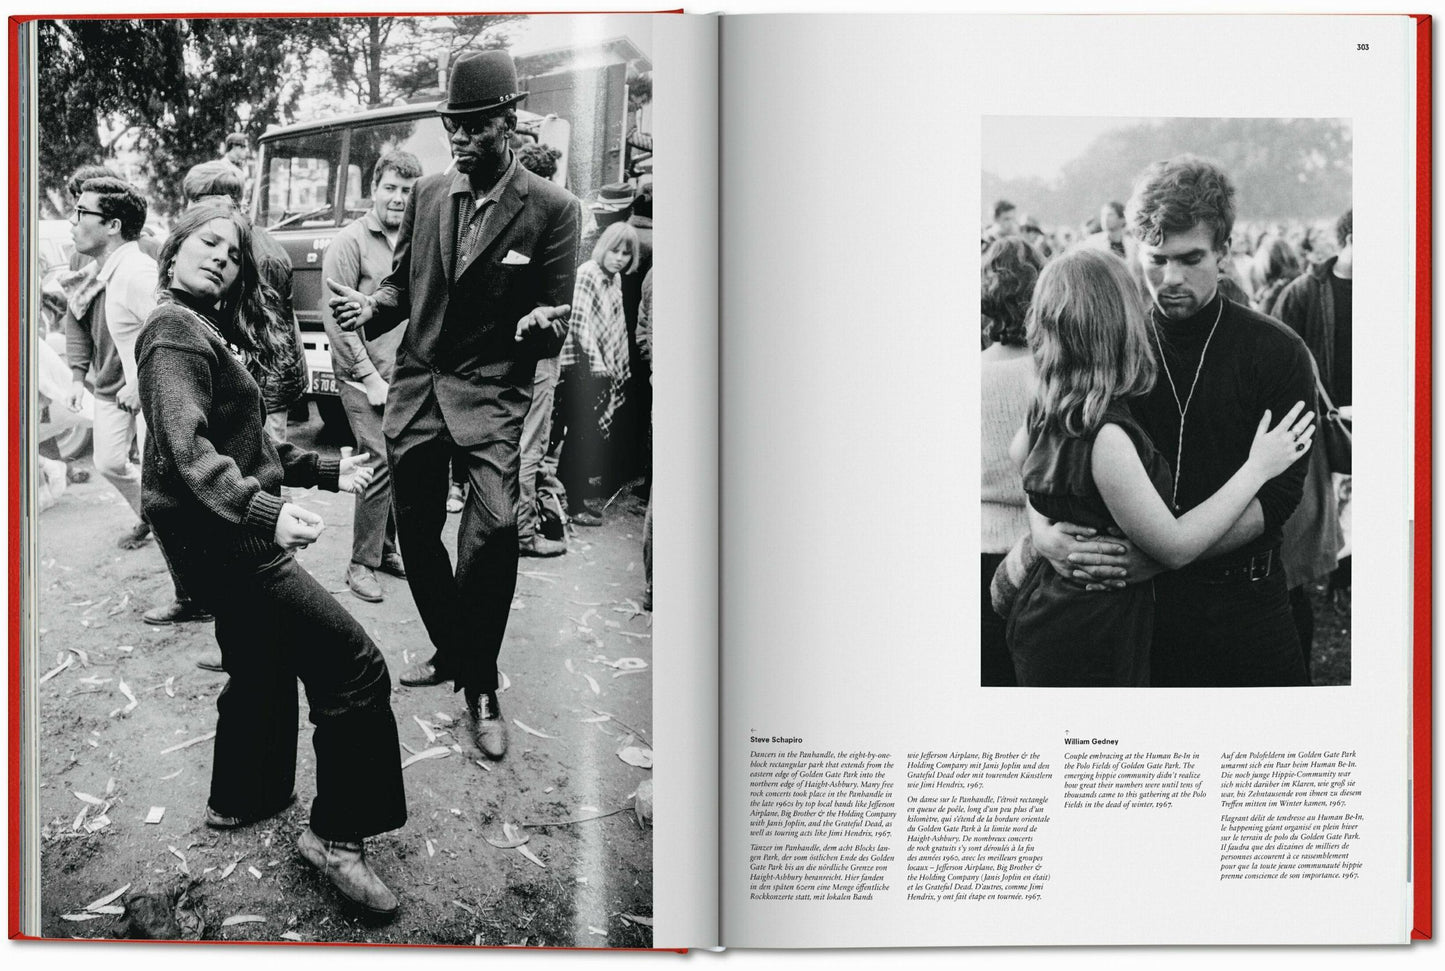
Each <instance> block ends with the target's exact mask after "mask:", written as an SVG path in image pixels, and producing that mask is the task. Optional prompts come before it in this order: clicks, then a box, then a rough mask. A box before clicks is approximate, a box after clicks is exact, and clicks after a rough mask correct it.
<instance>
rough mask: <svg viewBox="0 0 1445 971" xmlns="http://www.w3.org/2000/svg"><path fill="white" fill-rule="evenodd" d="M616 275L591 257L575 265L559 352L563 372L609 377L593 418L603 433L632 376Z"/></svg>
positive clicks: (609, 425) (610, 425) (623, 397)
mask: <svg viewBox="0 0 1445 971" xmlns="http://www.w3.org/2000/svg"><path fill="white" fill-rule="evenodd" d="M619 276H620V274H615V273H614V274H608V273H607V272H606V271H604V270H603V269H602V267H600V266H598V265H597V264H596V263H594V262H592V261H591V260H588V261H587V262H586V263H583V264H582V265H581V266H580V267H579V268H578V270H577V284H576V287H575V289H574V290H573V291H572V326H571V328H570V329H569V330H568V331H567V340H566V342H565V343H564V344H563V345H562V354H561V366H562V370H563V372H566V371H567V370H569V369H586V370H587V371H588V372H590V373H591V374H593V375H594V376H597V377H607V378H610V379H611V381H610V382H609V388H608V393H607V400H606V401H605V402H603V404H602V407H601V409H600V414H599V415H598V419H597V426H598V428H599V429H600V430H601V432H602V434H603V436H604V437H605V436H606V435H607V434H608V433H609V432H610V431H611V427H612V416H613V415H614V414H616V412H617V409H618V408H620V407H622V403H623V402H624V401H625V400H626V397H627V394H626V387H627V381H628V379H629V378H630V377H631V376H632V368H631V364H630V362H629V360H628V350H627V319H626V317H624V316H623V313H622V286H621V284H620V283H619V281H618V277H619Z"/></svg>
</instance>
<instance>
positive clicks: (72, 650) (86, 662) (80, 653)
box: [66, 647, 90, 668]
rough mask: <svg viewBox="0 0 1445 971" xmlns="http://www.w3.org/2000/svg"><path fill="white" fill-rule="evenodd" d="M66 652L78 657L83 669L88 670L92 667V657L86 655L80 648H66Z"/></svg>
mask: <svg viewBox="0 0 1445 971" xmlns="http://www.w3.org/2000/svg"><path fill="white" fill-rule="evenodd" d="M66 650H68V651H69V652H70V653H72V654H74V655H75V656H76V657H78V658H80V666H81V667H83V668H88V667H90V655H89V654H87V653H85V652H84V651H82V650H81V649H80V648H78V647H69V648H66Z"/></svg>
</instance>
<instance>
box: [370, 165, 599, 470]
mask: <svg viewBox="0 0 1445 971" xmlns="http://www.w3.org/2000/svg"><path fill="white" fill-rule="evenodd" d="M451 184H452V175H451V174H450V173H440V174H437V175H430V176H426V177H424V178H422V179H420V180H419V181H418V182H417V184H416V189H415V191H414V192H413V193H412V195H411V199H410V200H409V201H408V202H407V207H406V215H405V216H404V217H403V219H402V224H401V232H400V235H399V237H398V240H397V245H396V253H395V260H394V262H393V264H392V270H391V274H390V276H388V277H387V278H386V279H385V280H384V281H382V284H381V286H380V287H379V288H378V289H377V290H376V292H375V293H374V294H373V295H372V296H373V297H374V298H375V300H376V307H375V310H374V312H373V315H372V318H371V320H369V321H368V322H367V324H366V335H367V337H368V338H372V339H374V338H376V337H378V336H380V335H381V334H383V333H385V332H386V331H388V330H390V329H391V328H393V327H395V326H397V325H398V324H400V323H401V322H402V321H405V320H408V318H409V319H410V323H408V324H407V331H406V336H405V337H404V338H403V339H402V342H401V345H400V346H399V347H398V348H397V355H396V371H395V373H394V376H393V378H392V381H391V390H390V392H389V394H388V395H387V401H386V412H385V416H384V419H383V425H382V430H383V432H384V433H385V435H386V437H387V439H388V441H389V442H391V443H392V446H393V448H395V449H396V450H397V451H400V450H402V449H403V448H405V447H406V446H407V445H408V444H410V442H409V438H431V437H433V435H434V431H433V430H432V429H434V427H435V421H434V418H433V417H432V412H431V408H430V405H431V402H432V401H433V400H434V401H435V402H436V405H437V406H438V408H439V409H440V411H441V417H442V420H443V421H444V422H445V423H446V429H447V432H448V433H449V434H450V435H451V437H452V440H453V441H454V442H456V444H458V445H460V446H463V447H470V446H474V445H479V444H482V443H483V442H486V441H488V440H491V439H493V438H495V436H496V435H497V434H498V428H499V426H501V427H506V428H509V429H510V428H511V427H512V426H516V427H517V428H518V429H519V428H520V423H521V420H522V418H523V417H525V415H526V411H527V407H528V405H529V404H530V402H531V385H532V378H533V374H534V372H535V369H536V364H537V361H538V359H540V358H545V357H551V356H554V355H555V354H556V353H557V352H558V351H559V350H560V349H561V346H562V341H563V338H565V336H566V332H565V328H564V329H563V333H562V334H560V335H557V336H554V335H551V334H545V333H538V332H536V331H531V332H529V333H528V335H527V337H526V338H525V339H524V340H522V341H520V342H518V341H516V340H515V339H514V335H515V334H516V330H517V321H519V320H521V319H522V318H523V317H525V316H526V315H527V314H529V313H531V312H532V311H533V310H535V309H536V308H538V307H549V306H558V305H560V304H566V303H571V302H572V287H573V283H574V282H575V278H576V272H577V269H576V268H577V245H578V232H579V226H580V224H581V218H582V206H581V203H579V202H578V201H577V198H576V197H575V196H573V195H572V194H571V193H570V192H568V191H567V190H565V189H563V188H561V187H560V186H558V185H556V184H554V183H552V182H548V181H547V180H546V179H543V178H540V177H539V176H537V175H534V174H533V173H531V172H529V171H527V170H526V169H522V168H519V169H518V171H517V173H516V176H515V177H514V178H513V180H512V182H511V184H510V185H509V186H508V187H507V188H506V190H505V191H503V193H502V195H501V197H500V199H499V200H498V201H497V203H496V211H495V212H493V213H491V214H490V217H489V218H488V220H487V223H486V231H485V232H483V233H482V234H481V235H480V236H479V237H478V239H477V240H476V243H475V244H474V247H473V249H472V252H471V255H470V258H469V259H468V260H467V263H466V268H465V269H464V270H463V271H462V272H461V273H460V274H456V275H455V276H454V274H453V267H454V265H455V264H456V263H457V262H458V261H457V253H456V238H457V227H456V204H455V202H454V200H453V197H452V195H451ZM518 434H520V432H518Z"/></svg>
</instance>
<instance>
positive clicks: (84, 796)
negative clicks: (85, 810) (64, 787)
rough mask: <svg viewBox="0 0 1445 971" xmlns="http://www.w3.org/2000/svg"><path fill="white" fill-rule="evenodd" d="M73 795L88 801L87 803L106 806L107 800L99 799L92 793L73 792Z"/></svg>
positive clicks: (84, 801)
mask: <svg viewBox="0 0 1445 971" xmlns="http://www.w3.org/2000/svg"><path fill="white" fill-rule="evenodd" d="M71 795H72V796H74V797H75V798H77V799H79V800H80V801H81V802H83V803H87V804H89V805H91V806H104V805H105V800H103V799H97V798H95V797H94V796H92V795H91V794H90V793H88V792H72V793H71Z"/></svg>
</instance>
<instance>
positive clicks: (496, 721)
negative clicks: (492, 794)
mask: <svg viewBox="0 0 1445 971" xmlns="http://www.w3.org/2000/svg"><path fill="white" fill-rule="evenodd" d="M466 730H467V734H468V735H470V736H471V738H472V739H473V740H474V741H475V742H476V743H477V748H479V749H481V750H482V754H483V755H485V756H486V757H487V758H489V759H491V760H492V761H493V762H496V761H498V760H500V759H501V758H502V756H504V755H506V754H507V723H506V722H505V721H503V720H502V709H501V706H500V705H498V704H497V694H496V692H494V691H488V692H485V693H484V694H483V695H482V696H481V697H480V698H478V699H477V703H476V704H475V705H467V715H466Z"/></svg>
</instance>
